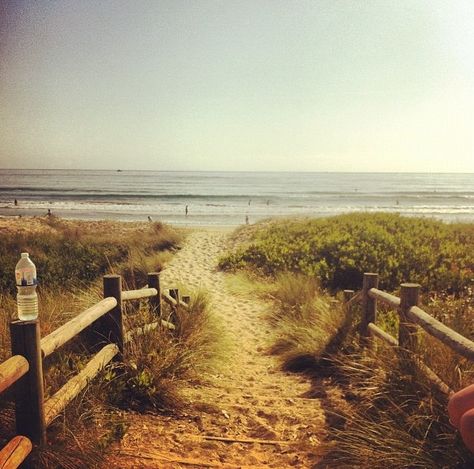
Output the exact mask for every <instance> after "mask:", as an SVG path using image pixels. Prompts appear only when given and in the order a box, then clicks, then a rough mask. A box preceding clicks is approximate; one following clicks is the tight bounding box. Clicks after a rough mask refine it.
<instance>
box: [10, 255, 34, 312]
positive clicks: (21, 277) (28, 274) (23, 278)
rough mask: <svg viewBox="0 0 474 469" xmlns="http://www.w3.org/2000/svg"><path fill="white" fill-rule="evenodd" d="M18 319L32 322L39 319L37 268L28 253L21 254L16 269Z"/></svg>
mask: <svg viewBox="0 0 474 469" xmlns="http://www.w3.org/2000/svg"><path fill="white" fill-rule="evenodd" d="M15 278H16V287H17V289H18V294H17V296H16V301H17V306H18V319H21V320H22V321H30V320H32V319H36V318H37V317H38V295H37V294H36V285H37V280H36V267H35V265H34V264H33V262H32V261H31V259H30V255H29V254H28V253H27V252H22V253H21V259H20V260H19V261H18V264H17V265H16V267H15Z"/></svg>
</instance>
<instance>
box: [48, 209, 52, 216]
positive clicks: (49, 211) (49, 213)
mask: <svg viewBox="0 0 474 469" xmlns="http://www.w3.org/2000/svg"><path fill="white" fill-rule="evenodd" d="M47 216H48V217H51V216H53V214H52V213H51V209H50V208H48V213H47Z"/></svg>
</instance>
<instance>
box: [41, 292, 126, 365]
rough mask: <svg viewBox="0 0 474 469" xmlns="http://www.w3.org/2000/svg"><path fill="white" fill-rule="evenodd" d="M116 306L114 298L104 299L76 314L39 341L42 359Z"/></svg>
mask: <svg viewBox="0 0 474 469" xmlns="http://www.w3.org/2000/svg"><path fill="white" fill-rule="evenodd" d="M116 305H117V300H116V299H115V298H104V299H103V300H101V301H99V302H98V303H96V304H95V305H94V306H91V307H90V308H88V309H86V310H85V311H83V312H82V313H80V314H78V315H77V316H76V317H75V318H73V319H71V320H70V321H68V322H67V323H66V324H63V325H62V326H61V327H59V328H58V329H56V330H55V331H54V332H51V334H49V335H47V336H46V337H43V339H41V350H42V352H43V357H47V356H48V355H51V354H52V353H53V352H54V351H55V350H57V349H58V348H59V347H61V346H62V345H64V344H65V343H66V342H68V341H69V340H71V339H73V338H74V337H76V335H77V334H79V333H80V332H81V331H83V330H84V329H85V328H86V327H88V326H90V325H91V324H92V323H93V322H94V321H96V320H97V319H99V318H100V317H102V316H103V315H104V314H106V313H108V312H109V311H111V310H112V309H113V308H114V307H115V306H116Z"/></svg>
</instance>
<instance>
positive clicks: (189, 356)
mask: <svg viewBox="0 0 474 469" xmlns="http://www.w3.org/2000/svg"><path fill="white" fill-rule="evenodd" d="M182 240H183V235H182V234H180V233H179V232H177V231H176V230H174V229H172V228H171V227H169V226H166V225H163V224H161V223H119V222H81V221H65V220H61V219H58V218H55V217H49V218H42V219H30V220H28V219H23V220H12V223H11V224H9V225H8V229H4V230H1V231H0V259H1V260H2V262H1V263H0V278H1V279H2V283H1V285H0V287H1V288H0V302H1V306H2V316H1V323H0V360H4V359H6V358H7V357H8V356H9V355H10V343H9V332H8V324H9V322H10V320H11V319H13V318H15V315H16V301H15V286H14V267H15V263H16V261H17V258H19V254H20V252H22V251H27V252H30V255H31V258H32V260H33V261H34V262H35V264H36V267H37V270H38V277H39V279H40V286H39V287H38V290H39V305H40V307H39V308H40V323H41V331H42V336H45V335H47V334H48V333H50V332H52V331H53V330H55V329H56V328H57V327H59V326H60V325H62V324H64V323H65V322H67V321H68V320H69V319H71V318H72V317H74V316H76V315H77V314H78V313H79V312H81V311H83V310H84V309H86V308H88V307H90V306H91V305H92V304H94V303H96V302H97V301H99V300H100V299H101V297H102V282H101V276H102V275H103V274H106V273H116V274H121V275H122V276H123V280H124V289H135V288H141V287H143V286H144V285H145V284H146V275H147V272H150V271H160V270H161V269H162V268H163V266H164V264H165V263H166V262H167V261H168V260H169V259H170V258H171V257H172V255H173V252H174V251H175V250H177V249H179V245H180V243H181V242H182ZM191 293H192V301H191V305H190V314H191V316H192V318H191V317H190V315H189V314H187V313H186V314H184V313H183V312H182V311H178V313H177V315H176V317H175V321H176V329H175V330H174V331H169V330H167V329H165V328H161V327H160V328H157V329H155V330H151V331H148V332H146V333H145V335H142V336H140V337H134V336H132V339H131V340H130V341H129V343H127V344H126V347H125V351H124V357H125V360H124V363H123V364H118V363H114V364H112V366H109V367H108V368H106V369H105V370H104V371H103V372H102V373H101V376H100V377H99V378H98V379H95V380H93V381H92V382H91V383H89V385H88V386H87V387H86V389H85V390H84V391H83V392H81V393H80V395H79V396H78V397H77V398H76V399H75V401H74V403H73V404H72V405H69V406H68V407H67V408H66V410H65V412H64V413H62V414H61V415H60V416H59V417H58V418H57V419H56V420H55V421H54V422H53V424H52V425H51V427H50V428H49V429H48V435H49V439H48V440H49V444H48V445H47V446H46V447H41V448H40V449H39V450H38V451H37V452H36V453H35V455H34V461H35V464H37V465H38V467H48V468H49V467H64V468H82V467H96V466H97V465H100V462H101V461H102V460H103V458H104V455H105V453H106V448H107V447H108V446H109V445H110V443H111V442H113V441H115V440H116V439H118V438H120V437H121V436H122V435H123V434H124V432H125V431H126V422H125V420H124V418H123V411H124V409H134V410H136V411H147V412H150V411H155V412H176V411H178V410H179V409H180V407H181V406H182V405H183V403H184V400H183V398H182V396H181V394H180V389H182V388H183V385H184V384H186V383H190V382H196V383H197V382H199V381H200V380H203V379H205V378H204V376H205V374H206V372H207V371H208V370H210V369H212V368H213V367H214V364H215V356H216V355H217V352H216V349H217V348H218V347H219V344H220V343H221V342H222V340H221V336H222V334H221V333H220V332H219V330H220V327H219V325H218V324H216V323H215V319H214V318H213V316H212V315H211V314H210V310H209V307H208V300H207V296H206V294H205V292H194V291H193V292H191ZM163 308H164V316H165V317H167V316H169V315H170V314H171V312H170V311H168V307H167V305H163ZM156 319H157V318H156V316H154V315H153V312H152V311H151V310H150V308H149V303H148V301H140V302H138V303H135V304H125V322H126V329H127V330H130V329H133V328H135V327H139V326H142V325H144V324H147V323H149V322H153V321H156ZM90 357H91V355H90V351H89V350H88V348H87V347H86V345H85V343H83V342H82V340H81V338H80V337H79V338H78V339H77V340H73V341H71V343H69V344H67V345H65V346H64V347H63V348H62V349H61V351H60V352H58V353H56V354H54V355H53V356H52V357H48V359H47V360H46V361H45V364H44V365H45V382H46V388H45V394H46V396H45V397H46V398H48V397H49V396H51V395H52V394H53V393H54V392H56V391H57V390H58V389H59V388H60V387H61V386H62V385H64V384H65V383H66V382H67V381H68V380H69V379H70V378H71V377H72V376H74V375H75V374H77V372H78V371H79V370H80V369H81V368H82V367H83V366H84V365H85V363H87V361H88V360H89V359H90ZM3 397H4V396H2V400H1V401H0V423H1V425H0V427H1V430H0V447H1V446H3V444H5V443H6V441H8V439H9V438H10V437H12V436H13V435H14V434H15V430H14V417H13V408H12V404H11V401H10V400H9V398H11V397H12V393H11V392H7V394H6V395H5V399H4V398H3Z"/></svg>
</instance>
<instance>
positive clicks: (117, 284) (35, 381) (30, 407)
mask: <svg viewBox="0 0 474 469" xmlns="http://www.w3.org/2000/svg"><path fill="white" fill-rule="evenodd" d="M103 280H104V282H103V287H104V289H103V296H104V299H103V300H101V301H99V302H98V303H96V304H95V305H93V306H91V307H90V308H88V309H86V310H85V311H83V312H81V313H80V314H78V315H77V316H76V317H75V318H73V319H71V320H70V321H68V322H67V323H66V324H64V325H62V326H61V327H59V328H58V329H56V330H55V331H53V332H52V333H51V334H49V335H47V336H46V337H43V338H42V339H41V338H40V323H39V320H38V319H36V320H34V321H13V322H12V323H11V324H10V334H11V349H12V357H10V358H9V359H8V360H6V361H5V362H3V363H2V364H0V393H2V392H3V391H5V390H7V389H8V388H9V387H11V386H12V385H15V387H14V389H13V396H14V400H15V423H16V433H17V434H18V435H17V436H15V437H14V438H13V439H12V440H10V442H9V443H7V445H6V446H5V447H4V448H3V449H2V450H1V451H0V468H2V469H7V468H8V469H13V468H16V467H18V466H19V465H20V464H21V463H22V462H23V461H24V460H25V459H26V458H27V456H28V455H29V453H30V452H31V450H32V443H33V444H36V445H40V444H43V443H45V442H46V429H47V427H48V426H49V425H50V424H51V422H52V421H53V420H54V418H55V417H57V416H58V415H59V414H60V413H61V412H62V411H63V410H64V408H65V407H66V406H67V404H68V403H69V402H71V401H72V400H73V399H74V398H75V397H76V396H77V395H78V394H79V393H80V392H81V391H82V390H83V389H84V388H85V387H86V386H87V383H88V382H89V381H90V380H91V379H93V378H94V377H95V376H96V375H97V374H98V373H99V372H100V371H101V370H102V369H103V368H104V367H105V366H106V365H107V364H108V363H109V362H110V361H111V360H112V359H114V358H115V359H116V360H120V359H121V358H122V353H123V348H124V344H125V343H126V342H128V341H129V340H131V338H132V337H133V336H138V335H142V334H144V333H145V332H147V331H149V330H152V329H155V328H157V327H160V326H162V327H166V328H168V329H174V328H175V326H174V324H173V323H172V322H170V321H169V320H165V319H162V305H161V301H162V300H163V301H165V302H166V303H168V304H169V305H170V307H171V310H172V311H174V312H175V311H176V310H177V308H179V307H182V308H185V309H188V304H189V301H190V298H189V297H188V296H183V297H182V298H180V295H179V291H178V289H170V290H169V293H165V292H162V291H161V289H160V277H159V273H157V272H152V273H149V274H148V285H147V287H146V288H142V289H139V290H129V291H122V279H121V277H120V275H106V276H104V278H103ZM144 298H148V299H149V301H150V306H151V309H152V311H153V313H154V314H155V315H156V317H157V321H155V322H152V323H150V324H146V325H143V326H141V327H138V328H136V329H133V330H131V331H128V332H125V331H124V326H123V302H124V301H131V300H139V299H144ZM168 319H169V318H168ZM79 333H87V337H88V341H89V342H91V345H93V346H94V347H95V348H98V347H100V350H99V351H98V352H97V353H96V354H95V355H94V356H93V358H92V359H91V360H90V361H89V362H88V363H87V365H86V366H85V367H84V368H83V369H82V370H81V371H80V372H79V373H78V374H77V375H76V376H74V377H73V378H71V379H70V380H69V381H68V382H67V383H66V384H65V385H64V386H63V387H62V388H61V389H59V390H58V391H57V392H56V393H55V394H54V395H53V396H51V397H50V398H49V399H48V400H45V399H44V380H43V360H44V359H45V358H46V357H48V356H49V355H51V354H53V353H54V352H55V351H57V350H58V349H59V348H60V347H61V346H63V345H64V344H66V343H67V342H69V341H70V340H71V339H73V338H74V337H76V336H77V335H78V334H79Z"/></svg>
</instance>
